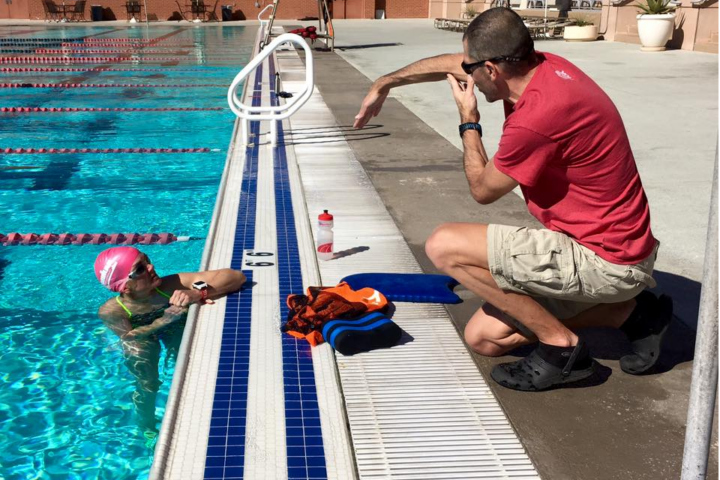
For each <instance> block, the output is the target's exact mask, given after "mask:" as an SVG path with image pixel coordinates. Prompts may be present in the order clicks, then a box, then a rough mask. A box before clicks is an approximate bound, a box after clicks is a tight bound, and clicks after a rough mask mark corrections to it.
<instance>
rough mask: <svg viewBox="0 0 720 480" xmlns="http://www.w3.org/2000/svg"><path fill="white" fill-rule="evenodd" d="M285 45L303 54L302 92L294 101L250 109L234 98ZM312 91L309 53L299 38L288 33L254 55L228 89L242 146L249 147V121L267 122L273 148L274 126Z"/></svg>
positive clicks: (313, 78)
mask: <svg viewBox="0 0 720 480" xmlns="http://www.w3.org/2000/svg"><path fill="white" fill-rule="evenodd" d="M285 43H294V44H295V45H299V46H301V47H302V48H303V50H305V84H304V86H303V89H302V90H301V91H300V92H298V93H294V98H293V99H292V100H291V101H290V102H288V103H286V104H285V105H274V106H251V105H245V104H243V103H242V100H241V99H240V98H239V97H238V93H239V92H238V88H240V86H241V84H242V83H243V80H245V78H247V76H248V75H250V73H251V72H253V71H254V70H255V69H256V68H257V67H258V65H260V64H261V63H262V62H263V61H264V60H265V59H266V58H267V57H269V56H270V55H271V54H272V53H273V52H274V51H275V50H277V49H278V48H279V47H280V45H283V44H285ZM314 88H315V77H314V74H313V57H312V50H311V49H310V47H309V46H308V44H307V42H306V41H305V39H303V38H302V37H301V36H299V35H295V34H292V33H283V34H282V35H280V36H279V37H277V38H276V39H275V40H273V41H272V42H271V43H270V44H268V45H267V46H266V47H265V48H263V49H262V51H260V52H258V54H257V55H256V56H255V58H253V59H252V60H251V61H250V63H248V64H247V65H246V66H245V68H243V69H242V70H240V73H238V74H237V76H236V77H235V79H234V80H233V81H232V83H231V84H230V88H229V89H228V97H227V98H228V104H229V105H230V110H232V111H233V113H234V114H235V115H237V116H238V117H239V118H240V120H241V121H240V123H241V131H242V144H243V145H248V144H249V143H250V141H249V136H250V133H249V131H250V130H249V128H250V120H255V121H257V120H270V144H271V145H272V146H273V147H275V146H276V145H277V122H278V121H279V120H284V119H286V118H288V117H290V116H291V115H292V114H294V113H295V112H297V111H298V109H299V108H300V107H302V106H303V105H304V104H305V102H307V101H308V99H309V98H310V96H311V95H312V93H313V90H314Z"/></svg>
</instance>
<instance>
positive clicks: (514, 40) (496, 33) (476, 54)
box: [463, 7, 535, 66]
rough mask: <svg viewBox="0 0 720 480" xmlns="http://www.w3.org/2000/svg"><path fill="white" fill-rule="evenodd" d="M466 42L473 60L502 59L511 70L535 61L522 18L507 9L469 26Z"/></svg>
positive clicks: (480, 17) (492, 12)
mask: <svg viewBox="0 0 720 480" xmlns="http://www.w3.org/2000/svg"><path fill="white" fill-rule="evenodd" d="M463 41H466V42H467V45H468V53H469V54H470V56H471V57H472V58H473V59H475V60H477V61H481V60H490V59H502V60H504V61H505V63H507V64H508V66H512V65H513V64H517V63H518V62H519V61H520V60H528V59H530V58H532V57H533V53H534V51H535V49H534V43H533V39H532V37H531V36H530V31H528V29H527V27H526V26H525V24H524V23H523V20H522V18H520V15H518V14H517V13H515V12H513V11H512V10H510V9H509V8H504V7H498V8H491V9H490V10H486V11H484V12H483V13H481V14H480V15H478V16H477V17H476V18H475V20H473V21H472V22H471V23H470V25H468V28H467V30H466V31H465V35H464V36H463ZM502 60H496V61H502ZM523 63H524V62H523Z"/></svg>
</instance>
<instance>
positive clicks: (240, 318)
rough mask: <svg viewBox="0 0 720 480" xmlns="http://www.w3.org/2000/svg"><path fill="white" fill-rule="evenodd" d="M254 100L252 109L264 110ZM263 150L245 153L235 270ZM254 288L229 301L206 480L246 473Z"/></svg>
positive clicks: (251, 239)
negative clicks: (259, 158)
mask: <svg viewBox="0 0 720 480" xmlns="http://www.w3.org/2000/svg"><path fill="white" fill-rule="evenodd" d="M262 70H263V68H262V64H261V65H260V66H259V67H258V68H257V70H256V71H255V87H254V88H258V87H260V86H261V85H262ZM260 104H261V99H260V98H253V101H252V105H253V106H255V107H257V106H260ZM250 132H251V135H254V136H255V137H257V136H258V135H259V133H260V122H259V121H256V122H250ZM259 151H260V149H259V145H258V144H257V142H255V143H254V144H252V145H248V146H247V148H246V149H245V166H244V170H243V178H242V186H241V189H240V202H239V205H238V212H237V226H236V230H235V242H234V244H233V254H232V260H231V262H230V268H233V269H235V270H242V267H243V265H242V259H243V252H244V251H245V250H251V249H253V248H255V215H256V204H257V175H258V155H259ZM244 273H245V276H246V277H247V281H246V285H252V281H253V272H252V270H246V271H245V272H244ZM251 315H252V289H251V288H246V289H244V290H240V291H239V292H238V293H235V294H231V295H229V296H228V297H227V304H226V306H225V323H224V325H223V334H222V344H221V347H220V359H219V361H218V376H217V383H216V386H215V398H214V400H213V408H212V416H211V418H210V433H209V436H208V448H207V456H206V458H205V479H207V480H209V479H227V478H243V476H244V468H245V428H246V423H247V399H248V378H249V372H250V323H251Z"/></svg>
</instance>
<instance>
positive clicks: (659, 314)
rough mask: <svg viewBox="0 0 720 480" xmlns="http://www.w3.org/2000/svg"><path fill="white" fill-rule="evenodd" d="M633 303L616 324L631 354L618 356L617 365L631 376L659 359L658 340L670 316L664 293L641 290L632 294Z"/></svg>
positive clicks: (666, 326) (659, 344)
mask: <svg viewBox="0 0 720 480" xmlns="http://www.w3.org/2000/svg"><path fill="white" fill-rule="evenodd" d="M635 300H636V301H637V306H636V307H635V309H634V310H633V312H632V313H631V314H630V317H629V318H628V319H627V320H626V321H625V323H624V324H623V325H622V326H621V327H620V330H622V331H623V332H625V334H626V335H627V337H628V339H629V340H630V344H631V345H632V351H633V353H632V354H630V355H625V356H624V357H622V358H621V359H620V368H621V369H622V371H623V372H625V373H629V374H631V375H640V374H642V373H645V372H647V371H648V370H650V369H651V368H652V367H653V366H655V364H656V363H657V361H658V359H659V358H660V351H661V348H662V341H663V338H664V337H665V334H666V333H667V330H668V327H669V326H670V321H671V320H672V315H673V301H672V298H670V297H668V296H667V295H660V298H656V297H655V295H653V294H652V292H649V291H647V290H645V291H643V292H641V293H640V295H638V296H637V297H635Z"/></svg>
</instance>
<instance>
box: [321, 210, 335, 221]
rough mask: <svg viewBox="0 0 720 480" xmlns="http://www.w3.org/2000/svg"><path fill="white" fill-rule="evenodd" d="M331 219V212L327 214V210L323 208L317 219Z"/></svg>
mask: <svg viewBox="0 0 720 480" xmlns="http://www.w3.org/2000/svg"><path fill="white" fill-rule="evenodd" d="M332 219H333V216H332V215H331V214H329V213H328V211H327V210H323V213H321V214H320V215H318V220H321V221H323V222H330V221H332Z"/></svg>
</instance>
